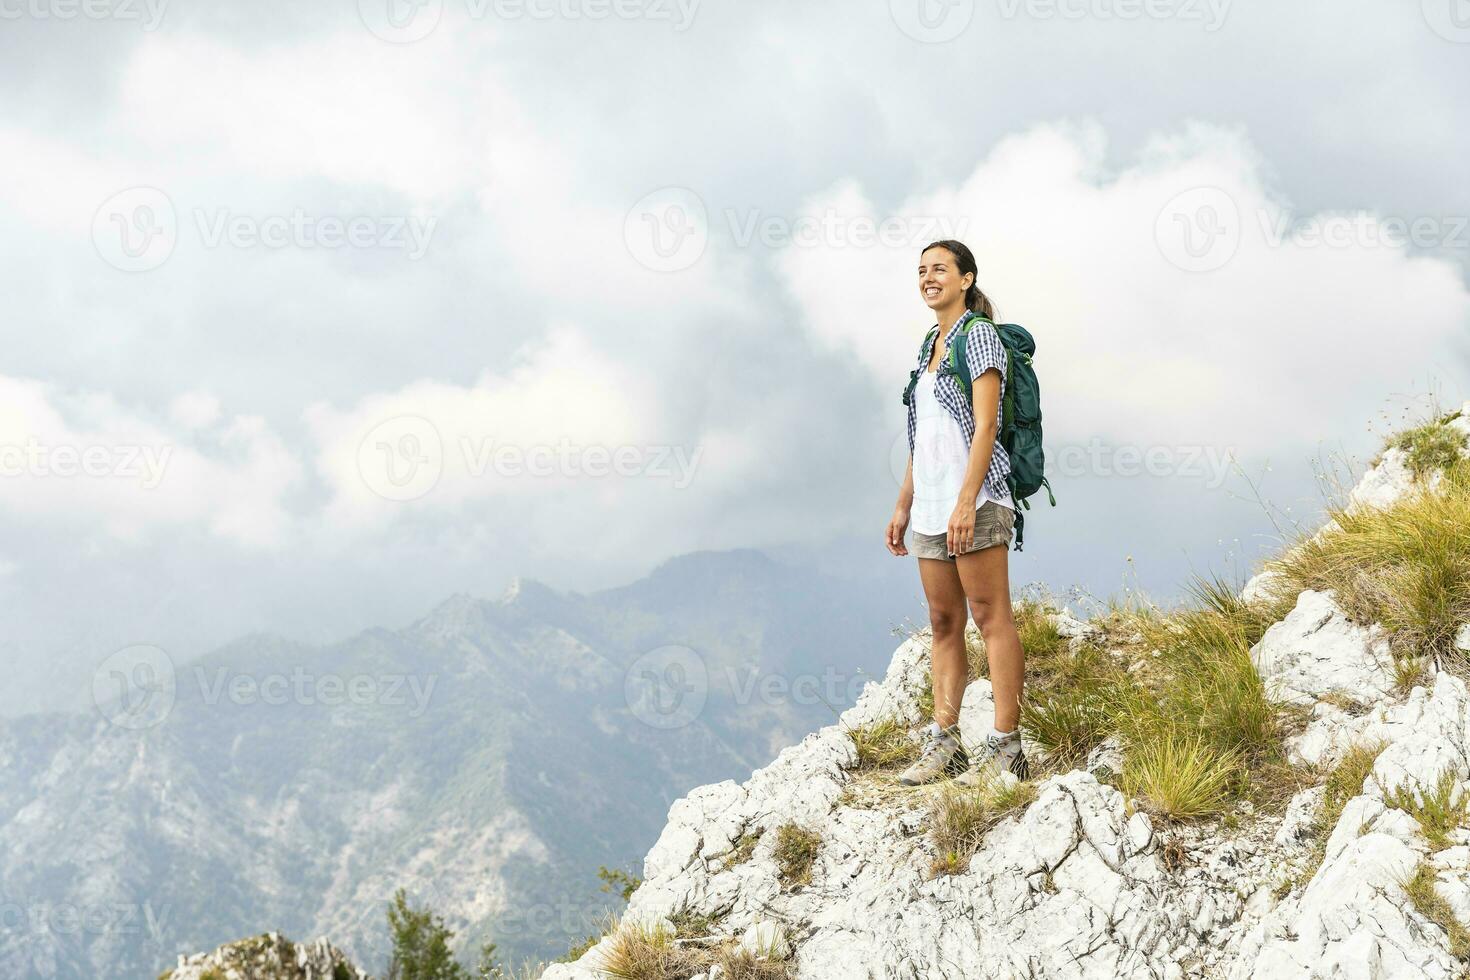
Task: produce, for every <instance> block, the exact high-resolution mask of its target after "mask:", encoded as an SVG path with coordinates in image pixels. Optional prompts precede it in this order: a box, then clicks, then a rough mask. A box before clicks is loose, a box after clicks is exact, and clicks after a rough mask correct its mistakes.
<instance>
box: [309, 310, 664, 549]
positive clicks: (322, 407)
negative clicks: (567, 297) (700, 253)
mask: <svg viewBox="0 0 1470 980" xmlns="http://www.w3.org/2000/svg"><path fill="white" fill-rule="evenodd" d="M588 329H589V325H578V326H572V325H566V324H562V325H558V326H557V327H555V328H554V329H553V330H552V331H551V334H550V336H549V337H548V338H547V339H546V340H544V341H540V342H539V343H538V344H537V345H536V346H535V347H534V348H523V349H522V350H521V351H520V352H519V354H518V356H517V358H516V361H517V363H515V364H514V365H513V366H511V367H510V368H509V369H508V370H506V371H504V372H503V373H496V372H491V371H486V372H484V373H483V374H482V375H481V376H480V377H479V378H478V379H477V380H476V382H475V383H474V384H472V385H454V384H447V383H443V382H439V381H433V380H422V381H416V382H413V383H411V384H408V385H404V386H403V387H401V388H399V389H397V390H394V391H388V392H381V393H376V394H373V395H371V396H368V397H366V398H363V399H361V400H359V401H358V402H357V403H356V404H355V405H353V406H351V407H350V408H348V409H345V410H338V409H335V408H333V407H331V406H330V405H328V404H326V403H320V402H319V403H316V404H313V405H311V406H309V407H308V408H307V409H306V412H305V417H306V420H307V424H308V427H309V429H310V431H311V438H312V440H313V441H314V443H315V445H316V457H317V466H318V470H319V472H320V475H321V477H322V479H323V481H324V482H325V483H326V485H327V487H328V488H329V490H330V492H331V500H330V502H329V503H328V504H327V506H326V510H325V515H326V518H327V523H328V524H329V525H330V526H332V527H335V528H337V529H340V530H344V531H352V530H357V529H367V528H371V527H374V526H382V525H387V524H391V523H392V522H393V521H394V520H396V519H398V518H400V517H403V516H408V515H423V514H425V513H427V512H433V511H439V512H445V511H453V510H454V509H455V508H458V507H459V506H461V505H462V504H464V503H465V502H466V501H471V500H482V501H483V500H486V499H490V498H508V499H510V498H519V499H523V500H525V499H530V500H540V501H542V502H545V501H547V500H548V499H549V498H550V496H551V495H552V494H554V493H556V492H559V491H566V490H569V489H570V490H572V491H573V492H574V493H575V492H576V489H577V487H578V480H579V473H581V472H582V470H583V468H585V467H587V466H592V467H594V468H595V467H601V466H604V465H605V466H608V467H611V466H612V461H611V459H609V460H607V462H606V463H603V462H601V461H600V460H601V455H602V453H601V451H599V450H593V449H592V448H591V447H602V449H603V450H605V451H606V452H608V453H614V452H618V451H621V452H622V453H623V454H624V455H623V457H622V459H623V465H624V466H627V467H630V468H631V467H632V466H633V465H634V462H635V461H641V464H644V465H648V464H651V462H652V459H651V457H652V454H651V453H650V452H648V451H647V447H650V446H657V445H661V444H664V443H665V442H666V441H667V440H668V433H669V432H670V429H671V426H669V425H668V424H666V423H664V422H663V421H662V420H661V419H660V415H659V406H658V397H657V394H658V393H657V387H656V382H657V379H656V378H654V377H652V376H651V375H648V374H645V373H643V372H641V371H639V370H637V369H635V368H633V367H631V366H630V365H628V364H626V363H622V362H620V361H619V360H617V359H616V358H614V357H611V356H609V355H608V354H606V353H604V352H603V351H602V350H601V349H600V348H599V345H598V344H596V343H594V342H592V340H591V338H590V337H589V336H588V334H587V333H586V331H587V330H588ZM543 471H544V472H543ZM415 481H416V482H415ZM592 492H595V491H592ZM592 516H595V515H592ZM502 518H503V520H505V521H506V522H509V520H510V518H509V515H504V514H502Z"/></svg>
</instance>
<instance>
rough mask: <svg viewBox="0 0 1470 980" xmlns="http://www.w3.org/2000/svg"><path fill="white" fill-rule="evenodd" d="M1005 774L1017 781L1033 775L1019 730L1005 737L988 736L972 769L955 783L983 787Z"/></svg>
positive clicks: (958, 777) (961, 775)
mask: <svg viewBox="0 0 1470 980" xmlns="http://www.w3.org/2000/svg"><path fill="white" fill-rule="evenodd" d="M1003 772H1008V773H1010V774H1011V775H1013V776H1015V777H1016V778H1017V779H1025V778H1026V777H1027V776H1029V775H1030V773H1031V767H1030V765H1028V764H1027V762H1026V753H1025V751H1023V750H1022V748H1021V733H1020V730H1019V729H1018V730H1016V731H1014V732H1011V733H1010V734H1008V735H1005V736H1003V737H996V734H995V733H994V732H991V733H990V734H989V735H986V736H985V741H984V742H982V743H981V744H980V745H979V746H978V747H977V749H976V752H975V757H974V758H973V759H972V760H971V761H970V767H969V768H968V769H966V770H965V771H964V772H962V773H960V774H959V775H958V776H956V777H955V783H956V784H957V785H960V786H981V785H984V784H985V783H987V782H990V781H991V780H993V779H995V778H996V777H997V776H999V775H1000V774H1001V773H1003Z"/></svg>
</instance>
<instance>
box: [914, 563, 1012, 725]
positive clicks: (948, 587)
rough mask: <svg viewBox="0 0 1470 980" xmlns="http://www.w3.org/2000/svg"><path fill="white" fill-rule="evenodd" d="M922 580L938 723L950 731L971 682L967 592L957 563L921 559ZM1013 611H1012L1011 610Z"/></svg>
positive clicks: (920, 573)
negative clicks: (967, 653)
mask: <svg viewBox="0 0 1470 980" xmlns="http://www.w3.org/2000/svg"><path fill="white" fill-rule="evenodd" d="M918 561H919V579H920V581H921V582H923V584H924V596H925V598H926V599H927V600H928V601H929V625H930V626H932V627H933V628H934V645H933V648H932V652H931V653H930V655H929V673H930V676H931V677H933V679H934V721H935V722H936V723H938V725H939V727H940V728H948V727H949V726H950V725H953V724H954V723H955V722H956V721H958V720H959V717H960V702H961V701H962V700H963V699H964V697H965V685H966V684H968V683H969V680H970V665H969V662H968V660H967V659H966V657H965V620H966V616H965V590H964V588H963V587H962V586H961V585H960V576H959V574H958V573H957V572H956V570H955V565H954V562H948V561H941V560H939V559H937V558H920V559H919V560H918ZM1008 608H1009V607H1008Z"/></svg>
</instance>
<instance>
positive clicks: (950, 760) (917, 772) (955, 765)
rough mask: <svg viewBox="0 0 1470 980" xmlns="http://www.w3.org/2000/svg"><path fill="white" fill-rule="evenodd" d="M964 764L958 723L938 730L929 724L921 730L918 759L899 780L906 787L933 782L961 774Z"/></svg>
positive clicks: (899, 775)
mask: <svg viewBox="0 0 1470 980" xmlns="http://www.w3.org/2000/svg"><path fill="white" fill-rule="evenodd" d="M966 762H967V757H966V755H965V747H964V746H963V745H961V744H960V734H959V724H958V723H955V724H953V725H950V726H949V727H948V728H940V727H939V726H938V725H937V724H936V723H934V722H932V721H931V722H930V723H929V727H927V728H925V729H924V747H923V749H921V750H920V752H919V758H918V759H917V760H915V762H914V764H913V765H911V766H909V767H908V768H907V769H905V770H904V771H903V772H901V773H899V774H898V781H899V782H900V783H903V784H904V785H905V786H918V785H921V784H923V783H932V782H934V781H935V780H936V779H943V778H944V777H945V776H952V775H954V774H955V773H957V772H960V771H961V770H963V769H964V768H965V763H966Z"/></svg>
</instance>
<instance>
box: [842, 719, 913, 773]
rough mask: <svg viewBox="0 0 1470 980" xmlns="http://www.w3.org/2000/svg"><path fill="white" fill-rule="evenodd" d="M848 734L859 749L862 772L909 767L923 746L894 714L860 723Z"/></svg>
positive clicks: (859, 764)
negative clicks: (866, 723) (870, 722)
mask: <svg viewBox="0 0 1470 980" xmlns="http://www.w3.org/2000/svg"><path fill="white" fill-rule="evenodd" d="M847 735H848V737H849V738H851V739H852V743H853V745H854V746H855V747H856V749H857V766H856V767H855V768H856V769H857V770H858V771H870V770H875V769H890V768H894V767H897V766H906V765H908V764H909V763H910V762H913V761H914V760H915V759H917V758H918V757H919V745H918V743H917V742H915V741H914V739H913V737H912V736H911V735H910V734H909V731H908V727H907V726H906V725H905V724H904V723H903V722H901V721H899V720H898V719H897V718H895V717H892V716H889V717H887V718H882V719H880V720H878V721H876V722H873V723H872V724H870V725H859V726H858V727H856V728H853V729H850V730H849V731H848V733H847Z"/></svg>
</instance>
